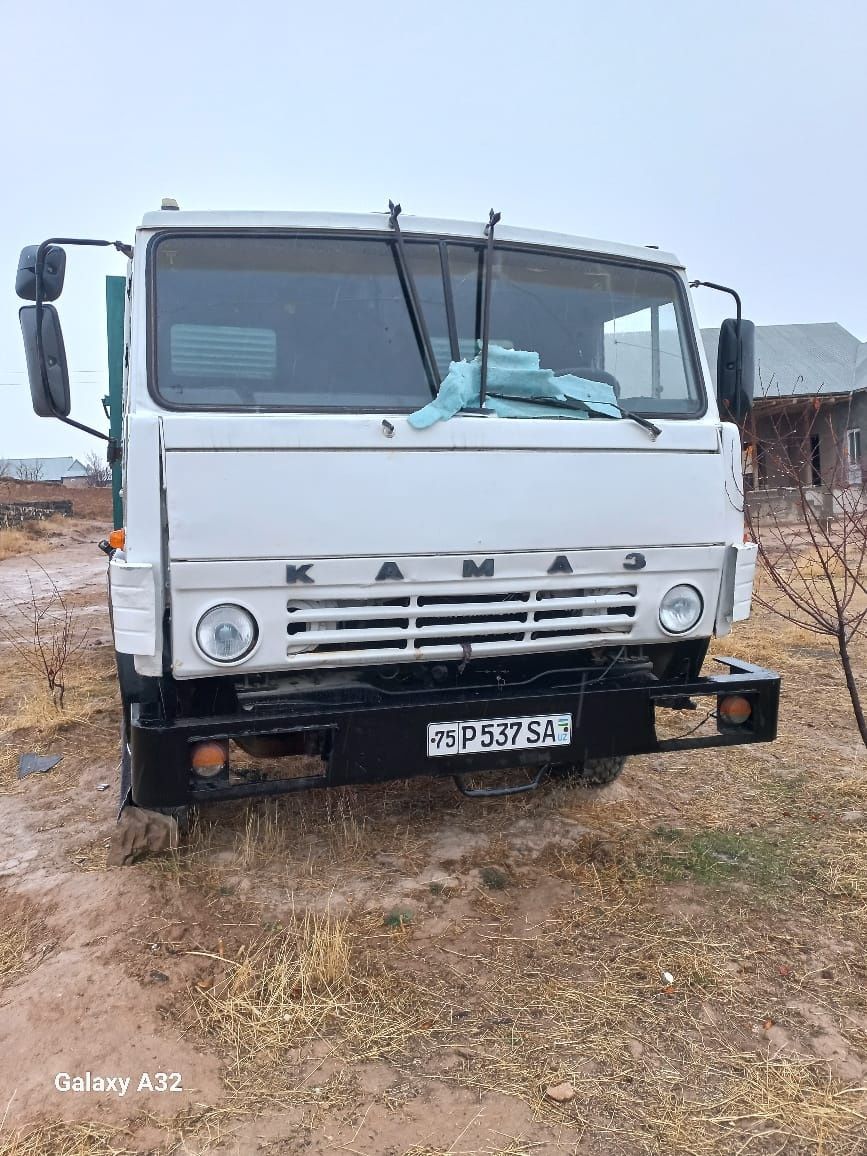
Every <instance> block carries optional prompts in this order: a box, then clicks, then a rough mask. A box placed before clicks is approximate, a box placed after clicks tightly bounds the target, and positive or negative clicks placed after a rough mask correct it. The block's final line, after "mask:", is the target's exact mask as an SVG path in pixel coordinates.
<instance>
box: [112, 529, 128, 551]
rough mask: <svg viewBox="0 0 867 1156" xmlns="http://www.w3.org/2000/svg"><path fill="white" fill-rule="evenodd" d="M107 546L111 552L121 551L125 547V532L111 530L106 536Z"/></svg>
mask: <svg viewBox="0 0 867 1156" xmlns="http://www.w3.org/2000/svg"><path fill="white" fill-rule="evenodd" d="M108 544H109V546H111V548H112V550H122V549H123V548H124V546H125V545H126V530H112V532H111V533H110V534H109V536H108Z"/></svg>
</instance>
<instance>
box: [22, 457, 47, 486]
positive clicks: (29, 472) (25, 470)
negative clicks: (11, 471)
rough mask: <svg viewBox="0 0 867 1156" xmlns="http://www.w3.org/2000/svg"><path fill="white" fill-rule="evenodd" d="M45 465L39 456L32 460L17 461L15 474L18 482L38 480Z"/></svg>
mask: <svg viewBox="0 0 867 1156" xmlns="http://www.w3.org/2000/svg"><path fill="white" fill-rule="evenodd" d="M44 472H45V467H44V466H43V464H42V462H41V461H40V460H39V458H34V460H33V461H32V462H19V463H18V468H17V469H16V471H15V474H16V476H17V478H18V480H19V481H20V482H38V481H39V480H40V479H41V477H42V475H43V473H44Z"/></svg>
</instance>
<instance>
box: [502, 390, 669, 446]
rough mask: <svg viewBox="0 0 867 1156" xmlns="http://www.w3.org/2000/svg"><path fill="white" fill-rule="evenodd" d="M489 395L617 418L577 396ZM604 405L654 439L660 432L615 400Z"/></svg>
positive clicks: (650, 423) (594, 415) (503, 399)
mask: <svg viewBox="0 0 867 1156" xmlns="http://www.w3.org/2000/svg"><path fill="white" fill-rule="evenodd" d="M488 396H489V397H498V398H500V400H501V401H521V402H524V403H525V404H526V405H546V406H549V407H550V408H551V409H574V410H578V411H579V412H581V413H586V414H589V415H590V416H591V417H608V418H611V420H612V421H617V418H616V417H614V416H613V415H612V414H610V413H605V412H604V410H599V409H596V408H595V407H594V406H593V405H591V404H590V403H589V402H586V401H581V400H580V398H577V397H547V396H545V395H544V394H543V395H540V396H539V397H527V396H526V395H522V394H517V393H499V392H497V393H495V392H494V391H493V390H490V392H489V395H488ZM603 404H604V405H608V406H611V408H612V409H616V410H617V412H618V413H619V414H620V416H621V417H624V418H628V420H629V421H634V422H636V423H637V424H638V425H640V426H641V428H642V429H646V430H647V432H648V433H649V434H650V436H651V437H652V438H653V440H654V441H656V439H657V438H658V437H659V435H660V434H661V433H662V430H661V428H660V427H659V426H658V425H656V424H655V423H654V422H652V421H648V419H647V418H646V417H641V416H640V414H637V413H632V411H631V410H628V409H624V408H623V406H622V405H618V404H617V402H616V401H606V402H604V403H603Z"/></svg>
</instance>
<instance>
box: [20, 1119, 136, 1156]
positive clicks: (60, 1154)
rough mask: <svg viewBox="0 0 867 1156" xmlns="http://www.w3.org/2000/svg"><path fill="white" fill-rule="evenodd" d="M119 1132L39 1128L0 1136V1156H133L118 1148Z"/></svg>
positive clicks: (87, 1126) (94, 1127) (91, 1128)
mask: <svg viewBox="0 0 867 1156" xmlns="http://www.w3.org/2000/svg"><path fill="white" fill-rule="evenodd" d="M118 1138H119V1136H118V1130H117V1129H116V1128H106V1127H104V1126H102V1125H100V1124H62V1123H51V1124H40V1125H37V1126H36V1127H34V1128H22V1129H18V1130H17V1131H15V1132H14V1133H10V1134H9V1135H7V1136H3V1135H2V1134H0V1156H133V1153H134V1152H136V1151H139V1152H140V1149H132V1148H128V1147H127V1146H126V1145H124V1146H123V1147H118V1146H117V1141H118Z"/></svg>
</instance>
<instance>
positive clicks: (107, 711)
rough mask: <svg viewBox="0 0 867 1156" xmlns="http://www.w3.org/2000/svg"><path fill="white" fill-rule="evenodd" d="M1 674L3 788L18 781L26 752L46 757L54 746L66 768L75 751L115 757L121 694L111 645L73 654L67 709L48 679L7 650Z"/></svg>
mask: <svg viewBox="0 0 867 1156" xmlns="http://www.w3.org/2000/svg"><path fill="white" fill-rule="evenodd" d="M0 676H2V684H0V733H2V736H3V740H4V741H3V742H2V744H0V785H2V784H3V782H4V780H5V781H6V782H7V783H8V782H10V781H13V780H14V776H15V768H16V767H17V763H18V756H19V754H21V753H22V752H24V751H33V752H35V753H38V754H47V753H49V750H50V748H52V747H56V748H57V753H61V752H62V753H63V755H64V763H65V764H67V765H68V763H69V761H70V760H71V759H72V758H74V757H75V755H76V753H80V754H82V755H87V756H88V757H90V758H94V757H100V755H102V756H103V757H105V756H107V757H108V758H110V759H111V758H114V753H115V749H116V747H117V742H118V737H117V736H118V733H119V732H118V723H117V720H116V717H115V715H116V710H117V702H118V692H117V676H116V671H115V665H114V654H113V652H112V650H111V647H109V646H99V647H87V648H86V649H83V650H81V651H79V652H78V653H76V654H75V655H74V656H73V658H72V660H71V666H70V668H69V671H68V674H67V684H66V692H65V698H64V702H65V709H63V710H59V709H58V708H57V706H56V705H55V703H54V701H53V699H52V695H51V694H50V692H49V691H48V690H47V688H46V684H45V680H44V679H42V678H40V677H39V675H38V674H37V672H36V671H34V670H33V669H32V668H31V667H30V666H28V664H27V663H25V662H24V661H23V660H22V659H21V658H20V656H18V655H16V654H15V653H14V652H11V651H10V650H9V649H8V648H7V649H6V650H5V651H3V652H2V665H0Z"/></svg>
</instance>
